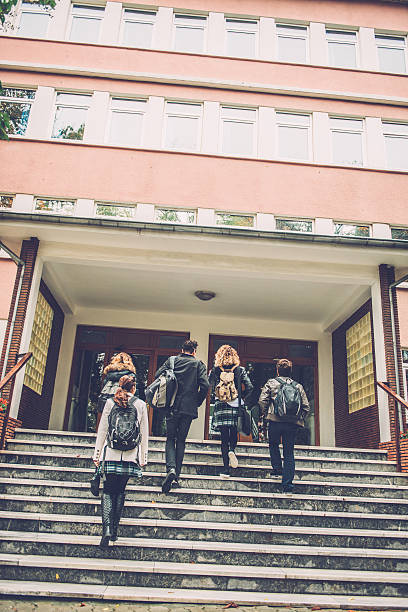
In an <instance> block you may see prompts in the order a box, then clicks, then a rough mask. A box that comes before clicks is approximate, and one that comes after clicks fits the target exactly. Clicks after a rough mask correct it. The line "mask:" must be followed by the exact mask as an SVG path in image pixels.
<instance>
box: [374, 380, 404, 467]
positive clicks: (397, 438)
mask: <svg viewBox="0 0 408 612" xmlns="http://www.w3.org/2000/svg"><path fill="white" fill-rule="evenodd" d="M377 385H378V386H379V387H380V389H382V390H383V391H385V392H386V393H387V395H388V396H389V397H391V398H392V399H393V400H394V423H395V454H396V462H397V470H398V471H399V472H400V471H401V440H400V435H401V428H400V422H399V404H401V406H403V407H404V408H405V410H407V409H408V402H406V400H404V399H403V398H402V397H401V396H400V395H398V393H395V391H393V390H392V389H391V388H390V386H389V384H388V383H384V382H380V381H377ZM391 438H392V435H391Z"/></svg>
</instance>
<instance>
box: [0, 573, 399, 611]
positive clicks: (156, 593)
mask: <svg viewBox="0 0 408 612" xmlns="http://www.w3.org/2000/svg"><path fill="white" fill-rule="evenodd" d="M0 595H4V596H10V595H11V596H13V597H14V596H16V597H23V598H26V597H52V598H53V599H54V598H60V599H72V600H75V599H76V600H87V599H95V600H100V601H107V602H111V601H115V602H117V601H133V602H150V603H163V602H164V603H178V604H180V605H188V604H189V603H191V602H192V601H194V602H195V603H197V604H209V605H210V604H220V605H223V606H224V607H225V606H226V605H227V604H228V603H230V602H232V601H233V602H235V603H236V604H237V605H242V606H244V605H253V606H264V605H265V606H266V605H269V606H272V607H276V606H283V607H286V608H288V607H304V606H310V607H312V608H315V609H318V608H342V609H346V608H348V609H350V607H351V606H352V607H353V610H370V611H371V612H372V611H373V610H396V611H398V610H399V612H401V611H403V610H404V609H405V608H406V607H407V605H408V601H407V598H406V597H367V596H349V595H333V594H332V595H310V594H308V593H301V594H298V593H255V592H254V591H219V590H212V591H211V590H204V589H193V590H191V589H187V588H185V589H166V588H157V589H152V588H150V587H123V586H120V587H117V586H105V585H100V584H89V585H85V586H84V585H81V584H76V583H66V582H33V581H31V582H30V581H21V582H17V581H14V580H0ZM256 609H257V608H254V610H256Z"/></svg>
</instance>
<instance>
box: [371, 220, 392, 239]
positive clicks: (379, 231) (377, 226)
mask: <svg viewBox="0 0 408 612" xmlns="http://www.w3.org/2000/svg"><path fill="white" fill-rule="evenodd" d="M372 229H373V238H379V239H381V240H391V238H392V235H391V227H390V226H389V225H388V224H387V223H373V225H372Z"/></svg>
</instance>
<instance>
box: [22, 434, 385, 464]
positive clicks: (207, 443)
mask: <svg viewBox="0 0 408 612" xmlns="http://www.w3.org/2000/svg"><path fill="white" fill-rule="evenodd" d="M95 437H96V436H95V434H92V433H78V432H69V431H63V432H61V431H51V430H34V429H17V430H16V439H17V440H18V439H20V438H23V439H30V440H40V441H44V440H55V441H65V442H88V443H89V444H91V445H95ZM164 442H165V440H164V438H158V437H151V438H149V448H152V449H153V448H161V449H163V448H164ZM219 445H220V442H219V440H187V444H186V449H187V450H203V449H208V450H211V449H213V448H217V447H219ZM237 449H238V451H239V452H241V451H242V452H245V453H264V454H265V453H268V445H267V444H265V443H254V442H250V443H248V442H238V446H237ZM295 453H296V454H299V455H305V456H321V455H323V456H328V457H337V458H340V459H341V458H343V459H348V458H350V459H352V458H354V459H373V460H379V461H381V460H384V461H386V460H387V452H386V451H384V450H380V449H360V448H358V449H355V448H340V447H323V446H302V445H296V446H295Z"/></svg>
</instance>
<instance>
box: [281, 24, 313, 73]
mask: <svg viewBox="0 0 408 612" xmlns="http://www.w3.org/2000/svg"><path fill="white" fill-rule="evenodd" d="M279 26H282V27H286V28H306V31H305V33H304V35H303V36H302V35H301V33H300V31H299V30H298V33H297V35H296V34H295V31H296V30H293V32H294V34H293V36H291V35H290V34H288V33H286V32H282V33H281V34H279ZM302 31H304V30H302ZM279 38H302V39H303V40H305V41H306V57H305V61H304V62H291V61H290V60H285V59H280V57H279ZM276 61H278V62H283V63H286V64H310V27H309V26H308V25H307V24H304V23H285V22H283V21H277V22H276Z"/></svg>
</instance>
